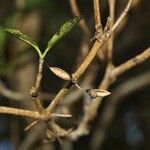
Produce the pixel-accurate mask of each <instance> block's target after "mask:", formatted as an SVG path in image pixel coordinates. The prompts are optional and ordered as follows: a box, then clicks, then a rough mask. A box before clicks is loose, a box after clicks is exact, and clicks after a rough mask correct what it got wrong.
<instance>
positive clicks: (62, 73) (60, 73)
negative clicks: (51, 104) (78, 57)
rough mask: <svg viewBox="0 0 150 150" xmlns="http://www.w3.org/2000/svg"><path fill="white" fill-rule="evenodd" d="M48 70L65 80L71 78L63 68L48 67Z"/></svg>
mask: <svg viewBox="0 0 150 150" xmlns="http://www.w3.org/2000/svg"><path fill="white" fill-rule="evenodd" d="M49 68H50V70H51V71H52V72H53V73H54V74H55V75H56V76H58V77H60V78H62V79H64V80H66V81H70V80H71V76H70V75H69V74H68V73H67V72H66V71H64V70H62V69H60V68H57V67H49Z"/></svg>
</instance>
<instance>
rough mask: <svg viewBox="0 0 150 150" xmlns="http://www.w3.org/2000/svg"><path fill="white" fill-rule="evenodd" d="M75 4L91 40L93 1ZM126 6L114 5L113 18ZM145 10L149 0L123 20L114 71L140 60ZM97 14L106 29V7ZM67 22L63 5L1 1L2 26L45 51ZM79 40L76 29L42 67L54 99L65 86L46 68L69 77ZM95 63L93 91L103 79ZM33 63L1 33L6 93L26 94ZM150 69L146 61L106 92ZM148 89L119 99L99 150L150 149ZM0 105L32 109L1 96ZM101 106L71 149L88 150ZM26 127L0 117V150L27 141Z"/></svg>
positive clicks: (138, 0)
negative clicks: (87, 132) (54, 68)
mask: <svg viewBox="0 0 150 150" xmlns="http://www.w3.org/2000/svg"><path fill="white" fill-rule="evenodd" d="M77 2H78V6H79V8H80V11H81V13H82V15H83V16H84V18H85V20H86V22H87V24H88V26H89V28H90V31H91V34H92V35H94V20H93V3H92V1H91V0H90V1H87V0H78V1H77ZM125 4H126V1H125V0H124V1H121V0H120V1H119V0H117V2H116V18H118V16H119V14H120V13H121V11H122V9H123V8H124V7H125ZM149 10H150V1H149V0H135V1H134V5H133V6H132V8H131V11H130V12H129V14H128V17H127V23H125V25H124V27H123V29H121V30H120V31H119V33H117V36H115V39H114V52H113V61H114V64H115V65H119V64H121V63H123V62H125V61H126V60H128V59H130V58H132V57H134V56H135V55H137V54H140V53H141V52H142V51H143V50H145V49H146V48H147V47H148V46H149V44H150V43H149V39H150V36H149V35H150V27H149V23H150V22H149V17H150V13H149V12H150V11H149ZM101 14H102V24H103V26H104V25H105V23H106V19H107V17H108V14H109V12H108V4H107V3H106V1H104V0H102V1H101ZM70 18H73V16H72V14H71V10H70V7H69V3H68V1H67V0H18V1H15V0H11V1H9V0H7V1H6V0H0V26H3V27H12V28H17V29H19V30H21V31H22V32H24V33H26V34H28V35H30V37H32V39H34V40H35V41H37V42H38V43H39V45H40V48H41V49H44V48H45V47H46V45H47V41H48V40H49V39H50V37H51V36H52V35H53V34H54V33H55V32H57V31H58V29H59V27H60V26H61V25H62V24H63V23H64V22H65V21H67V20H69V19H70ZM82 35H83V33H82V30H81V29H80V28H79V27H78V26H76V27H75V28H74V29H73V30H71V32H69V33H68V34H67V35H66V36H65V37H64V38H63V39H62V40H61V41H60V42H59V43H58V44H56V45H55V46H54V47H53V48H52V50H51V51H50V52H49V54H48V56H47V58H46V62H45V64H44V73H43V76H44V77H43V80H42V90H43V91H45V92H49V93H57V92H58V90H59V89H61V87H62V86H63V83H64V81H62V80H61V79H59V78H57V77H56V76H55V75H53V74H52V73H51V72H50V71H49V69H48V67H47V65H50V66H57V67H61V68H63V69H64V70H66V71H67V72H69V73H72V72H74V71H75V69H76V68H77V66H76V65H75V62H76V58H77V56H78V52H79V48H80V41H81V39H82ZM91 45H92V43H91ZM94 61H96V62H97V64H99V66H100V67H99V70H98V72H97V78H96V79H95V81H94V85H93V86H97V85H98V84H99V82H100V78H102V76H103V75H102V73H103V72H104V68H105V62H103V60H99V59H98V58H96V59H95V60H94ZM37 63H38V57H37V55H36V54H35V51H34V50H32V48H31V47H30V46H28V45H26V44H24V43H22V42H18V40H16V39H14V38H12V37H10V36H6V34H4V33H3V32H2V31H0V77H1V80H2V81H3V82H4V83H5V84H6V86H7V87H8V88H9V89H13V90H15V91H20V92H24V93H28V92H29V89H30V87H31V86H32V85H33V84H34V81H35V74H36V71H37V70H36V69H37ZM149 68H150V60H147V61H145V62H144V63H142V64H140V65H138V66H136V67H135V68H133V69H131V70H130V71H128V72H126V73H125V74H124V75H121V77H119V78H118V80H117V81H116V82H115V84H113V85H112V86H111V87H110V90H111V91H113V90H115V89H117V87H119V86H120V85H122V84H124V83H125V82H127V81H128V80H130V79H132V78H134V77H136V76H138V75H142V74H143V73H145V72H146V71H148V70H149ZM99 74H100V75H99ZM145 80H146V79H145ZM149 89H150V85H149V86H146V87H143V88H141V89H140V90H135V91H134V92H132V93H130V94H129V95H126V96H125V97H122V99H123V100H122V102H121V103H120V104H119V106H117V112H116V114H115V116H114V117H113V119H112V122H111V123H110V125H109V128H108V129H107V133H106V136H105V140H104V142H103V145H102V147H101V149H102V150H120V149H122V150H148V149H150V134H149V133H150V119H149V118H150V109H149V108H150V92H149ZM110 99H111V98H110ZM106 102H107V100H106ZM0 105H6V106H14V107H21V108H22V107H24V108H30V107H29V105H30V104H29V103H28V104H26V103H25V102H24V103H20V102H14V101H11V100H8V99H6V98H5V97H3V96H0ZM45 105H47V103H45ZM105 105H106V104H105V102H104V104H103V106H102V108H100V110H99V115H98V117H97V119H96V120H95V122H94V124H93V128H92V133H91V134H90V135H89V136H86V137H82V138H81V139H79V140H78V141H76V142H74V143H73V145H72V149H90V148H89V144H90V140H91V137H92V134H93V133H94V132H95V131H96V130H95V129H96V124H97V122H98V120H99V118H100V117H101V112H102V111H103V109H104V108H105ZM31 108H32V107H31ZM26 125H27V123H26V120H25V119H23V118H21V117H15V116H8V115H0V150H1V149H3V150H12V149H17V148H18V147H19V145H20V144H21V143H22V141H23V140H24V138H25V136H26V133H25V132H24V131H23V129H24V127H26ZM97 134H101V133H97ZM37 145H38V144H34V145H33V146H32V148H31V149H40V147H37ZM52 145H53V148H51V149H55V148H56V149H63V148H62V147H61V144H60V143H59V142H58V141H56V142H54V143H53V144H52ZM64 147H65V146H64ZM45 149H46V148H45ZM64 149H65V148H64Z"/></svg>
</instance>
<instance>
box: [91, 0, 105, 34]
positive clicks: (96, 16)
mask: <svg viewBox="0 0 150 150" xmlns="http://www.w3.org/2000/svg"><path fill="white" fill-rule="evenodd" d="M93 3H94V19H95V30H96V32H97V34H100V35H99V37H101V36H102V35H103V28H102V23H101V15H100V4H99V0H93Z"/></svg>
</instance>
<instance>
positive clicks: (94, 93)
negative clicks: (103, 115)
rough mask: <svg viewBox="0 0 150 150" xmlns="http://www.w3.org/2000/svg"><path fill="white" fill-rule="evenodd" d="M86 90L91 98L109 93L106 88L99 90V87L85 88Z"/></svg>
mask: <svg viewBox="0 0 150 150" xmlns="http://www.w3.org/2000/svg"><path fill="white" fill-rule="evenodd" d="M86 91H87V93H88V95H90V96H91V97H92V98H96V97H105V96H108V95H110V94H111V93H110V92H108V91H106V90H99V89H87V90H86Z"/></svg>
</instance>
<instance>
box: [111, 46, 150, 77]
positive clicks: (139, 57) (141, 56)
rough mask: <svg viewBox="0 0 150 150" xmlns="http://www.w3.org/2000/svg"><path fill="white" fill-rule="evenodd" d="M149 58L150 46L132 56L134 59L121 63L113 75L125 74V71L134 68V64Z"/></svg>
mask: <svg viewBox="0 0 150 150" xmlns="http://www.w3.org/2000/svg"><path fill="white" fill-rule="evenodd" d="M148 58H150V47H149V48H147V49H146V50H145V51H144V52H142V53H141V54H139V55H137V56H135V57H134V58H132V59H130V60H128V61H126V62H125V63H123V64H121V65H120V66H118V67H116V68H115V69H114V70H113V72H112V76H114V77H115V78H116V77H118V76H119V75H121V74H123V73H124V72H126V71H128V70H129V69H131V68H133V67H134V66H136V65H138V64H141V63H142V62H144V61H145V60H147V59H148Z"/></svg>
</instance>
